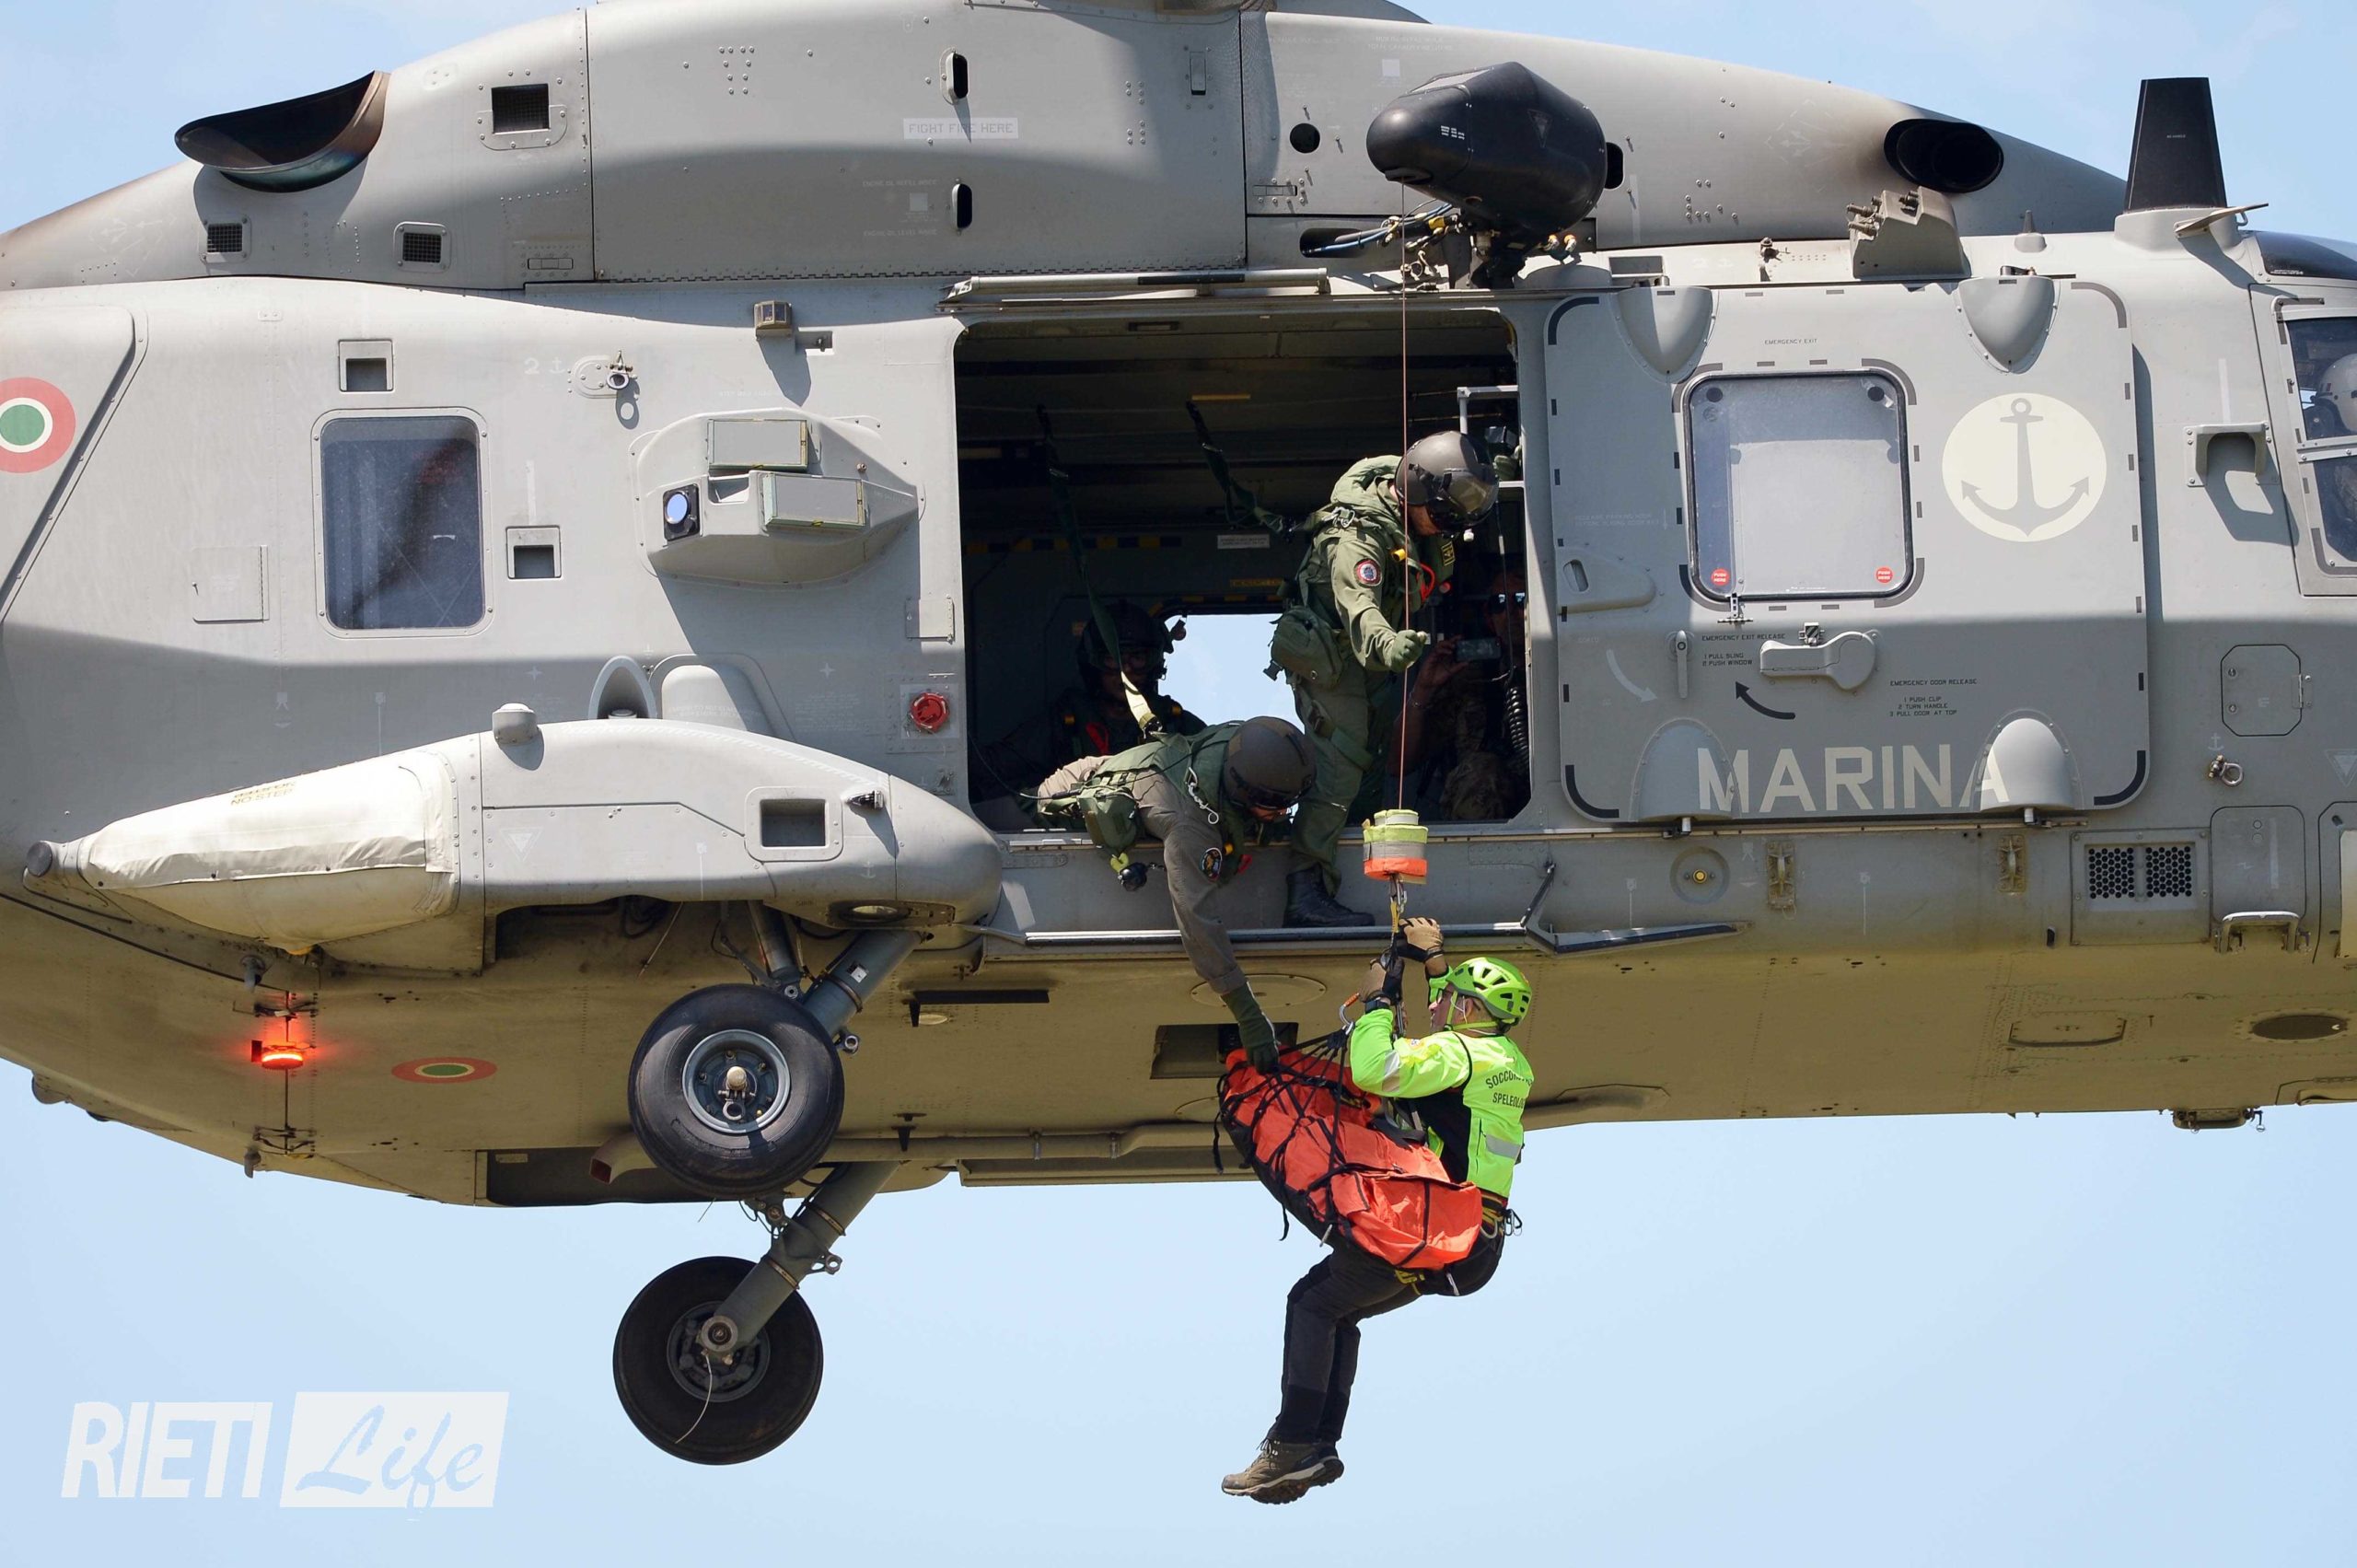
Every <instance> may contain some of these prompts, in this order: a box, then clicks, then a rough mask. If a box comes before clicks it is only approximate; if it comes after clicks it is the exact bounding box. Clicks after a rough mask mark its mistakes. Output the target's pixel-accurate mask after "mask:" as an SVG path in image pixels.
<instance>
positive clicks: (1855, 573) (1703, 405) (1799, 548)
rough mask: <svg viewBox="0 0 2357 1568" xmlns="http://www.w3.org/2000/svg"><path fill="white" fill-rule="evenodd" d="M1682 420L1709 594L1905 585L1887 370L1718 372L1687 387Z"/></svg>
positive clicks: (1902, 431)
mask: <svg viewBox="0 0 2357 1568" xmlns="http://www.w3.org/2000/svg"><path fill="white" fill-rule="evenodd" d="M1686 416H1687V440H1688V448H1689V471H1690V472H1691V474H1692V476H1693V478H1692V484H1693V513H1694V563H1695V575H1696V577H1697V579H1698V581H1699V583H1700V586H1701V588H1702V590H1703V591H1704V592H1705V593H1708V594H1710V595H1712V596H1713V598H1728V597H1730V596H1736V595H1739V596H1742V597H1744V598H1784V597H1794V598H1798V597H1809V598H1823V597H1828V596H1832V597H1839V596H1841V595H1845V594H1891V593H1897V592H1898V591H1899V590H1900V589H1902V588H1904V587H1906V586H1907V581H1908V578H1909V577H1910V575H1911V572H1912V567H1911V558H1910V552H1909V546H1908V536H1907V464H1906V451H1907V420H1906V413H1905V411H1904V408H1903V405H1902V401H1901V399H1900V396H1899V392H1898V387H1897V386H1896V385H1895V384H1894V383H1893V382H1892V381H1891V380H1890V379H1889V377H1885V376H1879V375H1872V374H1858V375H1830V376H1758V377H1717V378H1713V379H1712V380H1708V381H1705V382H1703V383H1701V385H1700V386H1698V387H1696V388H1695V389H1693V390H1692V391H1691V392H1689V395H1688V398H1687V401H1686Z"/></svg>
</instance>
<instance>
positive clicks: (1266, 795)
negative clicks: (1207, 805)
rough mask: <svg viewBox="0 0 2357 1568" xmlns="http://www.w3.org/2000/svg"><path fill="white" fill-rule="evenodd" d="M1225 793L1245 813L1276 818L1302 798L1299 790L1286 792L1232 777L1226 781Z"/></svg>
mask: <svg viewBox="0 0 2357 1568" xmlns="http://www.w3.org/2000/svg"><path fill="white" fill-rule="evenodd" d="M1227 793H1228V796H1229V797H1230V798H1232V799H1233V800H1234V801H1235V802H1236V803H1237V805H1238V806H1241V807H1244V809H1245V810H1247V811H1251V812H1257V813H1262V814H1267V815H1272V816H1278V817H1282V816H1283V815H1284V814H1285V813H1286V812H1288V811H1290V810H1292V809H1293V808H1294V807H1295V806H1296V805H1298V804H1299V803H1300V800H1301V796H1302V792H1301V791H1299V790H1294V791H1290V792H1288V791H1285V790H1282V789H1274V788H1271V787H1270V786H1269V785H1267V784H1253V783H1251V782H1249V781H1248V780H1245V779H1239V778H1235V777H1232V776H1231V777H1230V778H1229V779H1228V781H1227Z"/></svg>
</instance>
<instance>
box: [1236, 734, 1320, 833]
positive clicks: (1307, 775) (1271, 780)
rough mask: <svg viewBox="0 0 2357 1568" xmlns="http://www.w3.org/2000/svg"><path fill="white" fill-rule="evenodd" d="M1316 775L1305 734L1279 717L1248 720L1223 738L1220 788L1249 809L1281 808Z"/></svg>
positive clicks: (1287, 806)
mask: <svg viewBox="0 0 2357 1568" xmlns="http://www.w3.org/2000/svg"><path fill="white" fill-rule="evenodd" d="M1317 776H1318V754H1317V753H1316V752H1315V751H1313V750H1311V749H1310V747H1309V738H1308V737H1307V736H1306V735H1304V734H1302V733H1301V731H1299V730H1298V729H1295V727H1294V726H1291V725H1289V724H1287V723H1285V721H1284V720H1283V719H1272V718H1258V719H1247V720H1245V721H1244V723H1242V724H1240V725H1238V726H1237V729H1236V733H1235V734H1234V735H1231V736H1229V737H1228V738H1227V760H1226V761H1225V762H1224V763H1222V764H1221V766H1220V788H1221V790H1222V792H1223V793H1225V795H1226V796H1227V798H1228V799H1230V800H1232V801H1234V802H1235V803H1236V804H1237V805H1238V806H1241V807H1245V808H1246V809H1247V810H1260V811H1285V810H1289V809H1291V808H1292V807H1294V806H1295V805H1297V804H1299V802H1300V800H1301V797H1302V796H1305V795H1307V794H1308V793H1309V785H1310V783H1311V781H1312V780H1314V779H1316V778H1317Z"/></svg>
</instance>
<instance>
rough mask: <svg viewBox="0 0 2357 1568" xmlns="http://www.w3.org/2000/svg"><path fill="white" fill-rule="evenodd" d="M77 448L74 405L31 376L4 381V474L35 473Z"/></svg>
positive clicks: (0, 426) (0, 406)
mask: <svg viewBox="0 0 2357 1568" xmlns="http://www.w3.org/2000/svg"><path fill="white" fill-rule="evenodd" d="M73 446H74V405H73V404H72V403H70V402H68V401H65V394H64V393H63V392H61V391H59V390H58V389H56V388H54V387H52V386H51V385H50V384H49V383H48V382H46V381H41V380H36V379H34V378H33V377H29V376H20V377H17V378H15V379H14V380H6V381H0V473H32V472H35V471H37V470H41V469H45V468H47V467H49V465H50V464H52V463H53V462H55V461H57V459H60V458H62V457H64V455H65V454H66V453H67V452H68V451H70V450H72V449H73Z"/></svg>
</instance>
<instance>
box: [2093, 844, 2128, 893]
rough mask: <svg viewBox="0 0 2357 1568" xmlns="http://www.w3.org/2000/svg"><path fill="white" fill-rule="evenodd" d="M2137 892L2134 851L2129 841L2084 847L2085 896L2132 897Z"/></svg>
mask: <svg viewBox="0 0 2357 1568" xmlns="http://www.w3.org/2000/svg"><path fill="white" fill-rule="evenodd" d="M2135 896H2136V851H2135V849H2134V848H2133V847H2132V846H2131V845H2128V844H2105V845H2103V846H2101V847H2100V848H2096V849H2091V850H2089V851H2087V897H2089V898H2091V899H2132V898H2134V897H2135Z"/></svg>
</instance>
